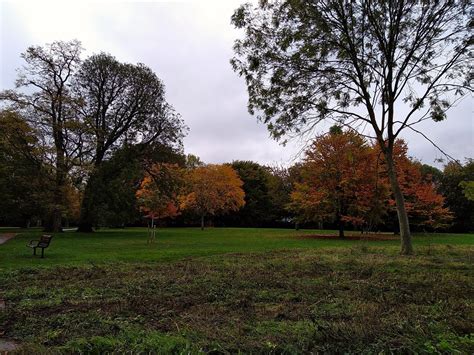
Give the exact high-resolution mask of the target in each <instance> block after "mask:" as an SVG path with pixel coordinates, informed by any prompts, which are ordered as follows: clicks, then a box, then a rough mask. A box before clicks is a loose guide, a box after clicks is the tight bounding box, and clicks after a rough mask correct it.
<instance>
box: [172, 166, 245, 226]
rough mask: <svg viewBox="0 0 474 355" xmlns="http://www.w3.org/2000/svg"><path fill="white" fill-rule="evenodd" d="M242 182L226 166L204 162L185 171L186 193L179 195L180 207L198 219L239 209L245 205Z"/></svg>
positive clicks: (202, 222)
mask: <svg viewBox="0 0 474 355" xmlns="http://www.w3.org/2000/svg"><path fill="white" fill-rule="evenodd" d="M242 186H243V182H242V180H240V178H239V176H238V175H237V173H236V171H235V170H234V169H233V168H232V167H230V166H228V165H213V164H209V165H205V166H199V167H197V168H195V169H191V170H189V171H188V172H187V174H186V193H185V194H184V195H183V196H182V197H181V207H182V208H183V209H185V210H189V211H191V212H193V213H195V214H196V215H198V216H199V217H200V218H201V229H204V218H205V217H206V216H214V215H218V214H225V213H228V212H231V211H238V210H239V209H240V208H241V207H243V206H244V204H245V200H244V197H245V193H244V190H243V189H242Z"/></svg>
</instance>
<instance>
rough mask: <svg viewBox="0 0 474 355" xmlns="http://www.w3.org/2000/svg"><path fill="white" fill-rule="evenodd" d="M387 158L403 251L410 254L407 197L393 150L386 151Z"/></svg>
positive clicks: (411, 250) (410, 242)
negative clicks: (399, 176)
mask: <svg viewBox="0 0 474 355" xmlns="http://www.w3.org/2000/svg"><path fill="white" fill-rule="evenodd" d="M385 160H386V162H387V168H388V169H387V170H388V177H389V179H390V185H391V187H392V193H393V196H394V198H395V203H396V205H397V215H398V224H399V226H400V240H401V251H400V253H401V254H403V255H410V254H412V253H413V245H412V240H411V233H410V224H409V221H408V214H407V210H406V208H405V199H404V198H403V193H402V190H401V188H400V184H399V183H398V177H397V172H396V170H395V164H394V162H393V152H392V151H391V150H389V151H388V152H386V153H385Z"/></svg>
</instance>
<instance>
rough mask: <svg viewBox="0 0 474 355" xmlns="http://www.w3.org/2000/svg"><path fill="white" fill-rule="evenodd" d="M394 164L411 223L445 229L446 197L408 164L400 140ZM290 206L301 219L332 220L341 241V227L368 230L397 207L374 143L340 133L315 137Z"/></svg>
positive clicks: (414, 165) (416, 165) (417, 168)
mask: <svg viewBox="0 0 474 355" xmlns="http://www.w3.org/2000/svg"><path fill="white" fill-rule="evenodd" d="M394 161H395V167H396V169H397V174H398V177H399V182H400V187H401V190H402V193H403V195H404V198H405V202H406V209H407V213H408V215H409V216H410V218H411V221H412V224H414V225H417V226H418V227H421V228H429V229H439V228H443V227H446V226H447V225H448V224H449V222H450V221H451V219H452V213H451V212H450V211H449V209H448V208H446V207H444V197H443V196H442V195H440V194H438V193H437V192H436V189H435V186H434V184H433V182H432V181H431V180H430V179H429V178H423V176H422V173H421V166H420V164H419V163H417V162H414V161H412V160H410V158H409V157H408V148H407V145H406V143H405V142H404V141H402V140H398V141H397V142H396V144H395V145H394ZM289 208H290V209H291V210H292V211H293V212H295V213H296V214H297V215H298V216H300V218H302V219H303V220H307V221H326V222H335V223H336V224H337V225H338V227H339V237H341V238H343V237H344V225H345V224H351V225H353V226H358V227H365V228H366V229H371V228H373V227H375V226H376V225H377V224H380V223H381V222H382V221H383V217H384V216H385V215H387V213H388V212H389V211H390V212H392V213H394V211H395V210H396V203H395V200H394V198H393V194H392V193H391V191H390V182H389V178H388V175H387V167H386V164H385V160H384V159H383V158H382V154H381V152H380V149H379V148H378V145H373V146H370V145H369V144H367V142H366V140H365V139H364V138H362V137H361V136H360V135H358V134H356V133H353V132H349V131H346V132H342V131H341V130H340V129H332V132H331V133H330V134H329V135H324V136H320V137H318V138H317V139H316V140H315V141H314V143H313V145H312V146H311V148H310V149H309V150H308V151H307V152H306V157H305V160H304V163H303V165H302V168H301V181H300V182H299V183H296V184H295V188H294V191H293V192H292V195H291V203H290V205H289ZM392 215H393V214H392Z"/></svg>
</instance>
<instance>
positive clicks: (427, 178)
mask: <svg viewBox="0 0 474 355" xmlns="http://www.w3.org/2000/svg"><path fill="white" fill-rule="evenodd" d="M374 150H375V151H378V152H380V149H379V148H378V146H375V147H374ZM394 162H395V169H396V171H397V176H398V180H399V184H400V188H401V190H402V192H403V195H404V197H405V205H406V210H407V214H408V216H409V217H410V220H411V221H412V224H413V225H414V226H417V227H418V228H422V229H429V230H439V229H446V228H447V227H448V226H449V225H450V223H451V221H452V220H453V213H452V212H451V211H450V209H449V208H448V207H447V205H446V201H445V197H444V196H443V195H441V194H440V193H438V192H437V190H436V183H435V181H434V180H433V177H432V175H423V171H424V168H423V165H422V164H421V163H419V162H417V161H413V160H412V159H410V158H409V156H408V146H407V144H406V143H405V142H404V141H403V140H397V141H396V142H395V144H394ZM380 163H381V166H382V169H381V170H380V173H381V179H384V178H385V181H386V184H387V186H389V178H388V176H387V168H386V163H385V161H381V162H380ZM425 169H426V168H425ZM388 204H389V205H390V206H393V207H395V206H396V201H395V198H394V196H393V195H392V196H391V197H390V199H389V200H388Z"/></svg>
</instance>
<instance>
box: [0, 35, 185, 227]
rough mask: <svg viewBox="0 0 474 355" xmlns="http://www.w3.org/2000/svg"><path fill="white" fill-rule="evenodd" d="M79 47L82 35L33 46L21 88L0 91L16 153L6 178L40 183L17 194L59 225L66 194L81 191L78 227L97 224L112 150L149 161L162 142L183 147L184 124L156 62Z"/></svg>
mask: <svg viewBox="0 0 474 355" xmlns="http://www.w3.org/2000/svg"><path fill="white" fill-rule="evenodd" d="M81 51H82V48H81V44H80V43H79V42H78V41H71V42H54V43H52V44H50V45H46V46H44V47H39V46H33V47H30V48H28V49H27V50H26V52H25V53H23V54H22V58H23V59H24V61H25V65H24V66H23V68H22V69H21V70H20V71H19V76H18V79H17V81H16V89H15V90H6V91H3V92H1V93H0V101H1V103H2V105H3V111H2V128H3V129H2V143H1V144H2V149H3V151H2V155H3V157H2V159H5V160H7V161H10V164H9V165H8V164H7V165H5V166H4V168H3V169H4V170H5V171H4V173H3V174H2V178H3V179H8V178H10V179H12V180H13V181H12V182H13V183H14V184H15V182H16V181H17V177H18V174H20V173H21V172H23V173H24V175H23V177H24V178H25V179H27V180H28V179H29V178H28V174H30V175H32V178H33V180H34V181H36V184H37V185H38V186H36V187H34V188H32V187H31V186H30V187H26V186H21V185H19V186H18V190H19V191H17V194H16V196H20V195H21V196H24V198H23V200H25V201H26V200H27V199H34V200H35V201H36V204H38V205H39V209H38V208H35V211H36V212H38V211H39V210H41V215H42V217H43V219H44V220H45V221H46V228H47V230H50V231H59V230H61V228H62V225H63V222H64V218H65V217H68V216H69V215H70V214H71V211H69V209H70V205H71V204H70V203H69V202H68V199H70V198H72V199H73V200H75V201H79V199H78V198H77V197H74V196H73V195H74V194H78V193H79V192H80V193H81V195H82V199H80V200H81V201H82V202H81V207H80V211H79V215H80V218H79V228H80V230H81V231H84V232H90V231H92V226H93V225H94V224H95V223H97V213H96V210H97V209H98V207H99V206H100V203H101V201H99V200H97V199H96V196H97V195H100V194H99V192H100V191H101V189H102V188H103V185H102V184H101V182H102V181H103V176H104V174H106V172H104V171H107V170H111V169H113V168H114V167H113V165H110V164H108V165H107V161H108V160H110V159H111V158H112V155H113V154H114V153H115V152H118V151H121V152H122V153H123V154H127V153H126V152H128V151H133V152H134V154H135V155H138V156H141V157H142V158H141V161H142V163H143V164H146V160H147V157H148V156H150V155H153V150H156V148H157V147H169V148H170V149H172V150H173V149H174V150H179V149H180V148H181V138H182V136H183V132H184V130H185V127H184V124H183V122H182V120H181V118H180V117H179V115H178V114H177V113H176V112H175V111H174V110H173V108H172V107H171V106H170V105H169V104H168V103H167V102H166V100H165V89H164V85H163V83H162V82H161V80H160V79H159V78H158V77H157V76H156V74H155V73H153V71H152V70H151V69H150V68H148V67H146V66H145V65H143V64H137V65H133V64H128V63H121V62H119V61H118V60H116V59H115V58H114V57H113V56H111V55H109V54H105V53H100V54H94V55H92V56H90V57H88V58H86V59H85V60H82V59H81ZM150 150H151V152H150ZM119 156H120V154H117V155H116V156H115V157H114V158H115V159H120V158H118V157H119ZM17 157H20V158H21V159H22V161H23V162H24V163H25V164H23V165H22V164H18V160H16V159H17ZM22 166H23V167H24V168H22ZM8 169H10V171H7V170H8ZM24 169H27V170H28V171H22V170H24ZM122 172H123V173H124V174H126V173H125V170H122ZM9 186H12V185H9ZM43 186H46V188H43ZM38 193H40V194H41V196H37V194H38ZM10 201H12V203H13V202H15V199H12V200H10ZM18 203H19V202H18ZM20 210H22V211H23V212H24V214H25V216H26V215H31V213H30V212H28V211H27V208H26V207H25V208H23V209H20ZM74 213H77V211H74ZM71 217H72V216H71Z"/></svg>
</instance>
